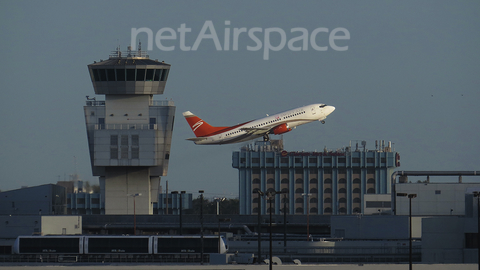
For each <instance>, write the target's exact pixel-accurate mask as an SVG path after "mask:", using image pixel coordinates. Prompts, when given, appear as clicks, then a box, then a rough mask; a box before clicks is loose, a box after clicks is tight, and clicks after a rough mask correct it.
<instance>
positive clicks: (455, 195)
mask: <svg viewBox="0 0 480 270" xmlns="http://www.w3.org/2000/svg"><path fill="white" fill-rule="evenodd" d="M478 186H480V184H479V183H445V184H439V183H434V184H432V183H403V184H398V183H397V184H395V189H396V193H408V194H417V197H416V198H414V199H412V215H414V216H416V215H420V216H431V215H436V216H438V215H465V193H466V190H467V188H471V187H478ZM395 200H396V208H397V209H396V214H397V215H408V210H409V209H408V207H409V206H408V204H409V202H408V200H409V199H408V198H406V197H395Z"/></svg>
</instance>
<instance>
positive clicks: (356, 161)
mask: <svg viewBox="0 0 480 270" xmlns="http://www.w3.org/2000/svg"><path fill="white" fill-rule="evenodd" d="M352 162H353V163H360V158H352Z"/></svg>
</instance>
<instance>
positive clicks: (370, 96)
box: [0, 0, 480, 196]
mask: <svg viewBox="0 0 480 270" xmlns="http://www.w3.org/2000/svg"><path fill="white" fill-rule="evenodd" d="M208 21H211V22H212V25H213V26H214V28H215V30H216V34H217V36H218V38H219V41H220V43H221V46H225V42H224V40H225V30H226V29H227V30H228V29H230V39H229V40H230V44H229V45H230V48H229V50H228V51H226V50H217V48H216V46H215V43H214V41H213V39H204V40H202V41H201V43H200V44H198V48H197V49H196V50H190V51H186V50H183V49H182V47H181V45H182V44H180V43H181V41H180V33H179V32H176V35H177V39H176V40H161V44H163V45H164V46H175V47H174V49H173V50H171V51H163V50H160V49H159V48H158V47H157V46H156V43H155V42H153V48H152V50H151V51H149V52H148V54H149V55H150V58H152V59H159V60H164V61H165V62H167V63H169V64H171V65H172V67H171V72H170V74H169V78H168V82H167V86H166V89H165V93H164V95H161V96H156V99H172V100H173V101H174V102H175V105H176V107H177V109H176V121H175V127H174V133H173V134H174V138H173V144H172V148H171V159H170V167H169V171H168V176H166V177H163V178H162V185H164V183H165V180H168V182H169V189H170V190H186V191H187V192H196V191H198V190H199V189H203V190H205V192H206V194H207V195H208V196H216V195H224V196H225V195H226V196H235V195H237V194H238V171H237V170H236V169H234V168H232V151H236V150H238V149H239V148H240V147H241V146H242V144H233V145H223V146H200V145H194V144H193V143H192V142H190V141H186V140H185V139H186V138H190V137H193V133H192V131H191V130H190V127H189V126H188V125H187V123H186V121H185V120H184V119H183V117H182V112H184V111H187V110H190V111H192V112H193V113H195V114H197V115H198V116H200V117H202V118H203V119H204V120H206V121H207V122H209V123H210V124H212V125H218V126H227V125H234V124H237V123H240V122H244V121H248V120H252V119H255V118H259V117H262V116H264V115H265V114H273V113H277V112H280V111H283V110H287V109H291V108H295V107H299V106H303V105H308V104H311V103H326V104H329V105H333V106H335V107H336V110H335V112H334V113H333V114H332V115H330V116H329V117H328V118H327V123H326V124H325V125H322V124H320V123H319V122H315V123H311V124H308V125H305V126H301V127H299V128H298V129H296V130H295V131H293V132H290V133H286V134H285V135H284V137H283V138H284V145H285V148H286V150H288V151H297V150H299V151H302V150H305V151H313V150H321V149H323V148H324V147H327V148H329V149H337V148H342V147H344V146H348V145H349V143H350V141H354V140H359V141H362V140H365V141H367V148H369V149H373V148H375V140H386V141H392V142H393V143H394V147H395V150H396V151H398V152H399V153H400V154H401V167H400V168H399V170H480V158H479V152H480V135H479V134H480V117H479V116H480V105H479V102H480V89H479V87H480V53H479V49H480V4H479V3H478V2H477V1H5V0H1V1H0V22H1V23H0V35H1V42H0V51H1V52H2V57H1V59H2V64H1V67H0V83H1V86H0V87H1V93H2V99H1V100H0V113H1V115H2V117H1V120H0V123H1V125H0V126H1V129H0V130H1V132H0V142H1V143H0V146H1V150H0V161H1V163H0V189H1V190H10V189H16V188H20V186H22V185H28V186H35V185H41V184H46V183H56V181H57V180H59V179H60V180H63V179H64V178H65V177H66V178H68V175H69V174H73V173H75V170H77V171H78V174H79V175H80V177H81V178H82V179H83V180H88V181H90V182H96V181H97V179H96V178H95V177H93V176H92V174H91V168H90V162H89V153H88V150H87V136H86V129H85V120H84V115H83V106H84V105H85V96H86V95H90V96H94V91H93V87H92V84H91V81H90V77H89V75H88V70H87V65H88V64H91V63H93V61H99V60H100V59H107V58H108V55H109V54H110V52H111V51H113V50H114V49H115V48H116V47H117V45H120V46H121V48H122V50H125V49H126V48H127V46H128V45H130V40H131V29H132V28H141V27H146V28H149V29H151V30H152V32H153V33H154V35H155V34H156V33H157V31H159V30H160V29H162V28H171V29H173V30H175V31H177V29H178V28H180V27H181V25H182V24H185V26H184V27H185V28H191V30H190V32H187V33H185V36H186V38H185V40H184V43H185V44H183V45H185V46H190V47H193V46H194V43H195V41H196V39H197V36H198V35H199V33H200V32H201V29H202V27H203V26H204V25H205V24H206V22H208ZM339 27H340V28H345V29H347V30H348V32H349V35H350V38H349V39H344V40H336V41H335V42H336V43H335V45H336V46H342V47H343V48H345V46H348V50H345V51H337V50H334V49H333V47H332V46H331V45H330V43H329V40H328V37H329V34H330V32H332V30H333V29H335V28H339ZM233 28H238V29H241V28H245V29H246V30H251V29H254V28H260V29H261V31H262V32H256V33H255V35H256V36H257V37H258V38H259V41H260V42H262V43H261V45H262V47H261V48H260V49H258V46H257V45H258V44H257V43H255V40H254V39H252V38H250V37H249V36H248V34H246V33H244V34H243V35H240V36H239V39H238V50H233V47H232V46H233V45H232V44H233V30H232V29H233ZM294 28H304V29H306V31H308V33H309V37H310V34H311V33H312V32H313V31H314V30H315V29H318V28H326V29H327V30H328V33H325V31H323V32H322V31H319V32H318V34H317V35H316V39H315V42H316V43H315V44H316V45H317V46H323V47H326V48H327V50H326V51H318V50H315V49H314V47H313V46H312V45H311V43H310V41H309V42H307V43H306V45H307V50H301V51H294V50H293V49H290V47H288V41H289V40H290V39H292V38H295V37H298V36H300V34H301V32H298V31H297V32H291V30H292V29H294ZM266 29H277V32H273V33H271V34H270V35H269V37H270V42H271V44H272V46H278V45H279V44H280V42H281V38H280V37H281V36H280V34H279V33H278V31H279V30H278V29H280V30H282V31H283V32H285V33H286V43H287V44H286V45H285V47H284V48H283V49H280V50H277V51H273V50H272V51H270V52H269V56H268V60H264V58H265V57H264V55H265V52H264V48H265V39H264V37H265V35H266V32H267V30H266ZM252 31H253V30H252ZM167 34H168V33H167ZM167 34H164V35H167ZM337 35H338V36H341V33H339V34H337ZM139 38H140V39H141V40H142V44H143V48H144V49H146V48H147V44H148V43H147V36H146V34H143V35H142V34H141V35H139ZM292 42H293V41H292ZM315 44H314V45H315ZM293 45H294V47H295V48H302V46H303V43H302V41H296V42H294V43H293ZM255 46H257V49H255V48H254V47H255ZM249 47H250V48H254V49H253V50H249V49H248V48H249ZM99 99H100V100H101V99H103V96H97V100H99ZM272 138H275V136H272ZM353 143H355V142H353ZM75 159H76V164H75ZM464 179H465V178H464ZM475 180H477V181H478V180H479V179H478V178H477V179H475Z"/></svg>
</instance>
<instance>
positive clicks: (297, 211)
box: [295, 207, 303, 214]
mask: <svg viewBox="0 0 480 270" xmlns="http://www.w3.org/2000/svg"><path fill="white" fill-rule="evenodd" d="M295 213H297V214H302V213H303V208H302V207H298V208H297V209H295Z"/></svg>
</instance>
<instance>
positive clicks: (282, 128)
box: [273, 124, 292, 135]
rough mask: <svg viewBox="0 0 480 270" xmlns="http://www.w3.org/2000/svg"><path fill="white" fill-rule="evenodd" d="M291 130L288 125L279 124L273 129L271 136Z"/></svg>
mask: <svg viewBox="0 0 480 270" xmlns="http://www.w3.org/2000/svg"><path fill="white" fill-rule="evenodd" d="M291 130H292V129H291V128H289V127H288V124H281V125H279V126H276V127H274V128H273V134H275V135H278V134H283V133H287V132H289V131H291Z"/></svg>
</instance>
